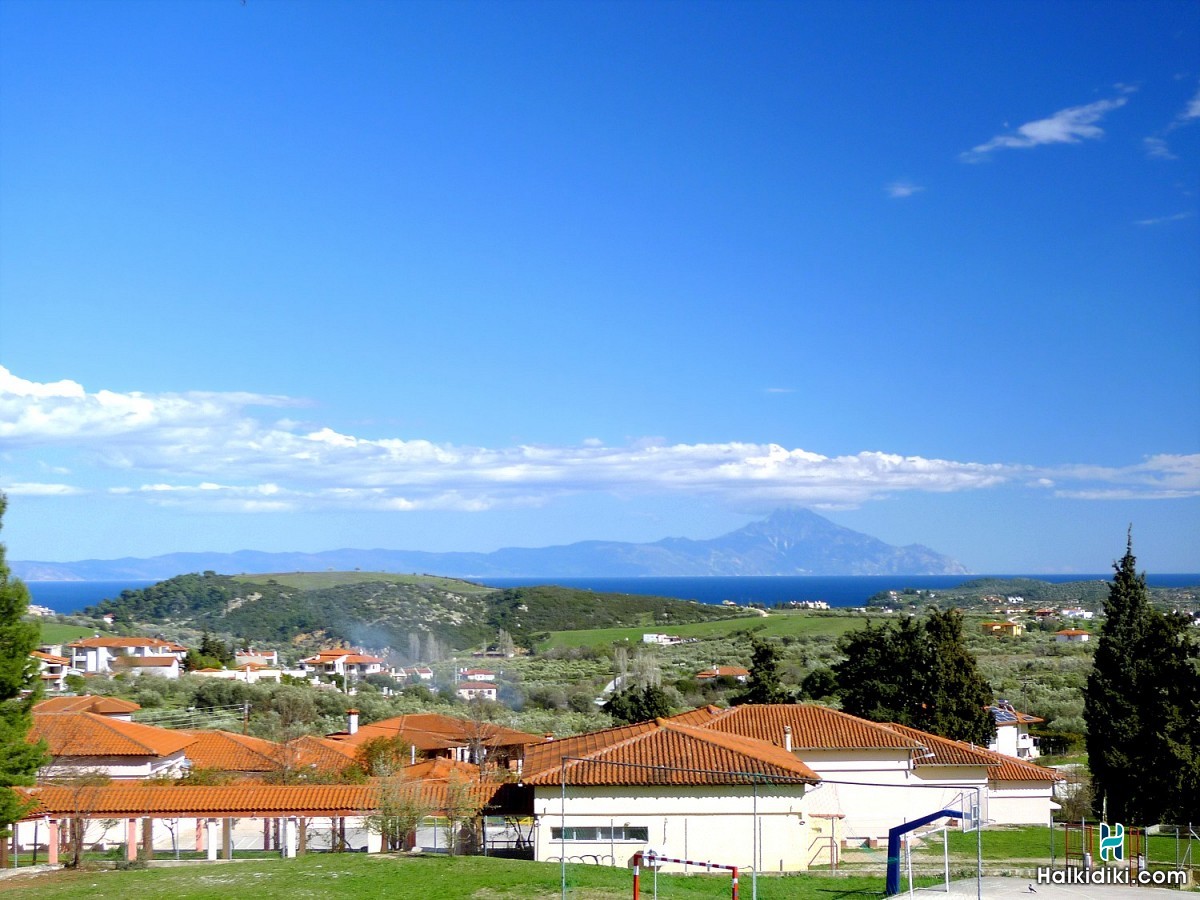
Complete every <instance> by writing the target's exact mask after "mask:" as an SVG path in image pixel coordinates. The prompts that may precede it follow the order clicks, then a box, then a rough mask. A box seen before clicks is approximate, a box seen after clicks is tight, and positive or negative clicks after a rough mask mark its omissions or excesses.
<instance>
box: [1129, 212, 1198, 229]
mask: <svg viewBox="0 0 1200 900" xmlns="http://www.w3.org/2000/svg"><path fill="white" fill-rule="evenodd" d="M1194 215H1195V213H1194V212H1192V211H1191V210H1188V211H1186V212H1179V213H1175V214H1174V215H1170V216H1159V217H1158V218H1156V219H1137V220H1136V221H1135V222H1134V223H1133V224H1134V225H1162V224H1163V223H1165V222H1179V221H1182V220H1183V219H1190V218H1191V217H1192V216H1194Z"/></svg>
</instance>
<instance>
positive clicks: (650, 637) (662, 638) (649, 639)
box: [642, 633, 683, 647]
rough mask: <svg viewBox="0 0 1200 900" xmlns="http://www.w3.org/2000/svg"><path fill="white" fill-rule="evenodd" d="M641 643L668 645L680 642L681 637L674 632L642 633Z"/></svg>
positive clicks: (681, 641) (681, 640)
mask: <svg viewBox="0 0 1200 900" xmlns="http://www.w3.org/2000/svg"><path fill="white" fill-rule="evenodd" d="M642 643H643V644H661V645H663V646H665V647H669V646H671V645H672V644H682V643H683V638H681V637H679V636H678V635H675V634H657V633H648V634H643V635H642Z"/></svg>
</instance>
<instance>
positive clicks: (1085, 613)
mask: <svg viewBox="0 0 1200 900" xmlns="http://www.w3.org/2000/svg"><path fill="white" fill-rule="evenodd" d="M1062 614H1063V618H1064V619H1094V618H1096V614H1095V613H1094V612H1092V611H1091V610H1090V609H1081V608H1080V607H1072V608H1071V609H1064V610H1063V611H1062Z"/></svg>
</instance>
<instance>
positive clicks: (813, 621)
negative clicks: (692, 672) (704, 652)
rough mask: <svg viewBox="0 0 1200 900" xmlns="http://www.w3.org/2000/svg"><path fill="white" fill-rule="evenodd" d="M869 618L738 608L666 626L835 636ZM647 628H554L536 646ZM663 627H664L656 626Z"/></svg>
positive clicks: (686, 632) (587, 642) (719, 634)
mask: <svg viewBox="0 0 1200 900" xmlns="http://www.w3.org/2000/svg"><path fill="white" fill-rule="evenodd" d="M871 618H873V619H874V620H876V621H878V620H881V619H883V618H884V617H883V616H874V617H868V616H864V615H857V614H853V613H835V614H832V615H831V614H814V613H811V612H807V611H787V612H772V613H770V614H769V615H767V616H759V615H751V616H747V615H746V614H745V610H738V611H737V617H736V618H725V619H718V620H710V621H706V622H695V623H692V624H685V625H672V626H670V627H669V628H667V629H665V630H666V631H669V633H671V634H673V635H678V636H679V637H682V638H698V639H700V640H710V639H713V638H725V637H729V636H731V635H733V634H735V633H737V632H747V631H748V632H750V633H751V634H753V635H755V636H756V637H763V638H768V637H774V638H782V637H803V636H813V637H817V636H819V637H838V636H840V635H843V634H845V633H846V632H847V631H852V630H854V629H855V628H862V627H863V625H865V624H866V623H867V622H868V621H869V620H870V619H871ZM646 630H647V629H646V628H593V629H584V630H569V631H556V632H553V633H552V634H548V635H546V636H545V637H544V638H542V639H541V640H540V641H539V642H538V649H539V650H543V649H549V648H552V647H561V648H567V647H606V646H609V645H610V644H614V643H616V642H618V641H630V642H632V643H640V642H641V640H642V635H643V634H644V633H645V632H646ZM658 630H663V629H658Z"/></svg>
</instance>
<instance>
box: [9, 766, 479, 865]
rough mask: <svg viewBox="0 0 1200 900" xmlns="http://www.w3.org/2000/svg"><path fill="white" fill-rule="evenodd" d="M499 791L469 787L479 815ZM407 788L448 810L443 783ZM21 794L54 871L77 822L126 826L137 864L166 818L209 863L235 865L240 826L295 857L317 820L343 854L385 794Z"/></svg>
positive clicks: (249, 790)
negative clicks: (186, 829) (351, 823)
mask: <svg viewBox="0 0 1200 900" xmlns="http://www.w3.org/2000/svg"><path fill="white" fill-rule="evenodd" d="M497 787H498V785H497V784H496V783H495V782H489V781H482V782H479V781H477V782H473V783H472V785H471V793H472V794H473V795H474V800H475V802H476V803H477V804H478V807H477V808H482V807H483V806H484V805H486V804H487V803H488V802H489V801H490V800H491V798H492V796H493V794H494V793H495V792H496V789H497ZM405 789H407V790H413V791H419V792H420V794H421V797H422V800H423V802H424V803H425V804H426V805H427V806H428V808H429V809H430V810H431V811H441V810H444V809H445V807H446V800H447V797H446V785H445V784H443V783H437V782H428V781H425V782H422V781H413V782H410V783H408V784H407V785H406V786H405ZM16 790H17V791H18V793H20V794H21V795H22V796H23V797H25V798H26V799H28V800H30V801H32V802H33V804H34V806H33V807H32V808H31V809H30V810H29V811H28V812H27V813H26V814H25V816H24V817H23V818H22V821H23V822H42V823H44V824H45V825H46V827H47V844H48V854H47V855H48V859H47V862H48V863H50V864H51V865H55V864H57V863H58V857H59V846H60V843H61V841H62V838H63V832H62V829H63V827H64V826H66V825H68V824H69V823H70V822H72V821H75V820H83V821H85V822H86V821H88V820H108V821H112V820H116V821H118V822H120V821H124V825H125V856H126V858H127V859H130V860H132V859H136V858H137V857H138V845H139V843H140V844H141V855H142V858H144V859H147V858H152V856H153V852H154V849H153V833H154V822H155V821H156V820H163V819H166V820H192V821H194V823H195V849H196V851H197V852H201V853H205V854H206V855H207V858H208V859H210V860H216V859H232V858H233V821H234V820H235V819H256V820H261V821H262V822H263V849H264V850H272V849H274V850H279V852H280V854H281V855H283V856H287V857H291V856H295V855H297V854H298V853H304V852H305V851H306V849H307V833H308V824H309V823H310V822H311V821H312V820H314V819H329V820H331V823H332V825H333V828H334V831H335V833H338V832H339V830H340V834H341V836H342V842H341V846H343V847H344V846H345V840H344V838H345V828H346V819H347V818H350V817H363V816H370V815H374V814H377V813H378V812H379V806H380V793H381V790H382V788H381V785H380V784H378V783H369V784H350V785H347V784H334V785H313V784H305V785H267V784H256V783H241V784H236V785H228V786H219V787H207V786H204V787H202V786H176V785H149V784H146V783H144V782H142V783H137V782H132V783H117V784H112V783H110V784H104V785H93V786H87V785H83V786H73V785H40V786H38V787H33V788H18V789H16ZM139 822H140V823H141V837H140V841H139V835H138V823H139ZM218 828H219V829H220V834H219V835H218ZM15 841H16V830H15V829H14V843H15ZM4 849H7V847H5V848H4ZM382 849H383V841H382V837H381V836H380V835H377V834H372V835H370V836H369V838H368V846H367V850H368V852H379V851H381V850H382Z"/></svg>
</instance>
